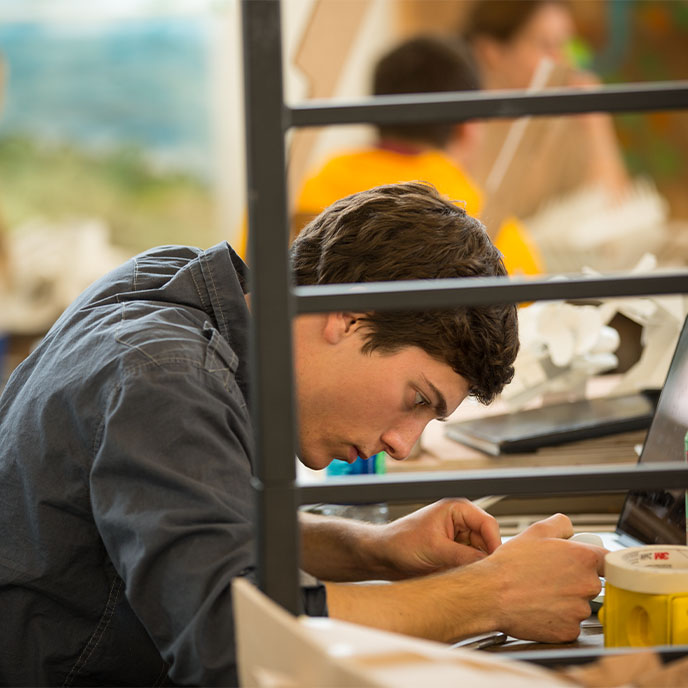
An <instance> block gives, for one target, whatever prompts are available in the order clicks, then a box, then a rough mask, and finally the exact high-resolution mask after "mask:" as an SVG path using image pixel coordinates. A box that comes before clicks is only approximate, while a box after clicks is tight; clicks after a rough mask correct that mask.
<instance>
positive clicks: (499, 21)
mask: <svg viewBox="0 0 688 688" xmlns="http://www.w3.org/2000/svg"><path fill="white" fill-rule="evenodd" d="M459 33H460V35H461V37H462V38H463V39H465V40H466V42H467V43H468V44H469V45H470V47H471V49H472V51H473V55H474V57H475V62H476V64H477V66H478V69H479V72H480V78H481V80H482V82H483V87H484V88H486V89H499V90H502V89H525V88H528V87H530V86H531V85H533V84H534V82H535V81H536V79H535V75H536V71H537V70H538V69H539V68H542V67H543V66H544V65H549V70H550V76H549V77H548V78H547V79H544V78H543V83H542V84H539V87H540V88H542V86H544V85H552V86H580V87H587V86H596V85H599V79H598V77H597V76H596V75H594V74H591V73H589V72H585V71H582V70H581V69H579V68H577V67H576V65H575V64H574V63H573V60H572V58H571V53H570V45H571V43H572V40H573V39H574V36H575V26H574V21H573V15H572V11H571V5H570V3H569V2H568V1H567V0H475V1H474V2H473V4H472V5H471V7H470V10H469V11H468V13H467V16H466V17H465V21H464V23H463V26H462V27H461V29H460V31H459ZM546 71H547V70H545V72H543V73H546ZM505 125H507V126H508V123H500V122H491V123H489V126H488V128H487V129H486V136H485V138H484V139H483V141H482V144H483V147H482V148H481V150H480V152H479V154H478V155H477V156H476V159H477V160H478V161H481V162H482V163H487V164H488V165H489V164H491V161H492V160H493V158H494V153H493V152H491V151H490V147H491V146H492V143H493V142H492V139H493V138H494V139H495V141H494V145H499V146H501V145H502V144H501V140H502V135H497V134H498V132H499V130H500V129H501V128H502V127H503V126H505ZM539 125H540V130H543V129H545V128H546V129H547V130H549V131H548V133H547V134H546V135H545V134H542V133H541V134H539V135H535V134H534V135H533V137H532V138H533V144H532V145H533V146H534V148H533V149H532V150H531V151H530V156H529V157H536V158H538V159H539V160H540V161H541V164H542V166H543V169H542V180H541V181H540V180H539V179H529V183H528V185H524V184H516V186H517V188H515V189H514V190H513V194H514V196H515V201H514V204H513V205H512V208H511V209H512V210H513V211H514V212H517V213H527V214H528V215H530V214H531V213H533V212H534V211H536V210H537V209H538V208H539V206H541V205H542V203H543V202H544V201H545V200H549V198H550V196H556V195H561V194H562V193H565V192H570V191H571V190H574V189H575V188H577V187H579V186H583V185H600V186H601V187H602V188H604V189H606V190H607V191H608V192H610V193H611V194H612V195H618V194H620V193H622V192H624V191H627V190H628V188H629V184H630V179H629V175H628V172H627V171H626V168H625V165H624V163H623V159H622V156H621V153H620V148H619V143H618V141H617V138H616V134H615V132H614V128H613V123H612V120H611V118H610V117H609V115H606V114H603V113H594V114H588V115H579V116H576V117H565V118H561V117H560V118H554V119H546V120H539ZM552 137H554V140H553V141H550V138H552ZM541 146H546V150H543V149H542V148H540V147H541ZM487 174H488V173H487V171H483V172H480V171H478V172H477V175H478V177H479V178H482V177H483V176H485V175H487ZM519 174H520V172H519V173H515V177H517V176H518V175H519ZM516 182H518V179H516ZM550 187H551V190H547V189H550ZM530 197H533V198H532V201H528V198H530ZM522 216H523V215H522Z"/></svg>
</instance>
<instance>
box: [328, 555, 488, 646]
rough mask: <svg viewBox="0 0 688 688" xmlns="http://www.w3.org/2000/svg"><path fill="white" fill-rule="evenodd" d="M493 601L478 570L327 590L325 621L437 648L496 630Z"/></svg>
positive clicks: (471, 568) (475, 566) (477, 567)
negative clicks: (429, 643) (402, 636)
mask: <svg viewBox="0 0 688 688" xmlns="http://www.w3.org/2000/svg"><path fill="white" fill-rule="evenodd" d="M498 599H499V597H498V591H497V590H495V589H494V584H493V581H490V580H487V579H486V577H485V576H484V575H482V574H481V571H480V564H473V565H471V566H469V567H465V568H463V569H461V570H455V571H451V572H448V573H442V574H435V575H433V576H426V577H423V578H418V579H412V580H408V581H401V582H398V583H380V584H375V583H373V584H365V583H363V584H358V583H351V584H342V583H328V584H327V600H328V607H329V613H330V616H331V617H333V618H338V619H342V620H344V621H350V622H353V623H358V624H362V625H365V626H372V627H375V628H380V629H384V630H388V631H393V632H396V633H403V634H406V635H412V636H415V637H419V638H426V639H429V640H437V641H440V642H451V641H454V640H458V639H460V638H465V637H468V636H470V635H475V634H477V633H485V632H488V631H494V630H499V629H500V619H499V618H498V614H497V613H496V610H498V608H499V605H498Z"/></svg>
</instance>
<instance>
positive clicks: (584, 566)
mask: <svg viewBox="0 0 688 688" xmlns="http://www.w3.org/2000/svg"><path fill="white" fill-rule="evenodd" d="M571 535H573V529H572V527H571V521H570V520H569V519H568V518H567V517H566V516H564V515H563V514H556V515H555V516H551V517H550V518H547V519H545V520H543V521H539V522H538V523H535V524H533V525H532V526H530V528H528V529H527V530H525V531H524V532H523V533H521V534H520V535H518V536H517V537H515V538H513V539H512V540H510V541H509V542H507V543H505V544H504V545H503V546H502V547H500V548H499V549H498V550H497V551H496V552H495V553H494V555H492V556H491V557H489V560H485V561H484V562H481V564H479V566H484V567H485V568H484V575H485V576H495V580H498V581H500V584H499V585H500V587H501V592H499V593H498V598H497V600H496V603H497V610H498V612H499V614H498V621H497V625H498V628H500V629H501V630H503V631H505V632H507V633H509V634H510V635H513V636H515V637H517V638H523V639H525V640H538V641H541V642H569V641H572V640H575V639H576V638H577V637H578V634H579V633H580V622H581V621H582V620H583V619H585V618H587V617H588V616H589V615H590V605H589V600H590V599H592V598H593V597H595V596H596V595H597V594H598V593H599V592H600V588H601V584H600V579H599V576H600V575H602V571H603V567H604V555H605V554H606V552H607V550H605V549H604V548H602V547H596V546H595V545H590V544H585V543H582V542H572V541H569V540H568V538H570V537H571Z"/></svg>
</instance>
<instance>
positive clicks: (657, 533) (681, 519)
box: [616, 319, 688, 545]
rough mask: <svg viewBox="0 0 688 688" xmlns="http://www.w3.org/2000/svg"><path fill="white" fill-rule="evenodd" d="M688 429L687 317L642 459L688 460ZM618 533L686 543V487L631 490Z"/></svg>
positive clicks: (650, 541)
mask: <svg viewBox="0 0 688 688" xmlns="http://www.w3.org/2000/svg"><path fill="white" fill-rule="evenodd" d="M687 430H688V319H686V322H685V323H684V325H683V330H682V331H681V335H680V337H679V338H678V343H677V345H676V350H675V352H674V357H673V359H672V361H671V365H670V366H669V372H668V373H667V377H666V381H665V382H664V387H663V388H662V393H661V394H660V397H659V401H658V402H657V409H656V411H655V415H654V418H653V419H652V424H651V425H650V429H649V430H648V433H647V437H646V439H645V444H644V446H643V451H642V453H641V455H640V461H642V462H643V463H646V462H652V461H677V462H679V461H685V460H686V451H685V448H684V437H685V435H686V431H687ZM616 531H617V533H621V534H626V535H630V536H631V537H633V538H635V539H637V540H639V541H640V542H642V543H644V544H654V543H656V544H680V545H685V544H686V491H685V490H676V489H667V490H652V491H647V492H644V491H633V492H630V493H629V494H628V496H627V498H626V502H625V503H624V507H623V509H622V511H621V515H620V516H619V522H618V524H617V529H616Z"/></svg>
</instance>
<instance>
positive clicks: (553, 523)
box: [519, 514, 573, 538]
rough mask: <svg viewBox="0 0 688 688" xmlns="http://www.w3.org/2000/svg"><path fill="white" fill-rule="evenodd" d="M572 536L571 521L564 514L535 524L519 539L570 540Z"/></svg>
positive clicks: (555, 515)
mask: <svg viewBox="0 0 688 688" xmlns="http://www.w3.org/2000/svg"><path fill="white" fill-rule="evenodd" d="M572 535H573V526H572V525H571V519H570V518H569V517H568V516H565V515H564V514H554V516H550V517H549V518H544V519H542V521H538V522H537V523H533V525H531V526H529V527H528V528H526V530H524V531H523V533H521V535H519V537H541V538H542V537H551V538H570V537H571V536H572Z"/></svg>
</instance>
